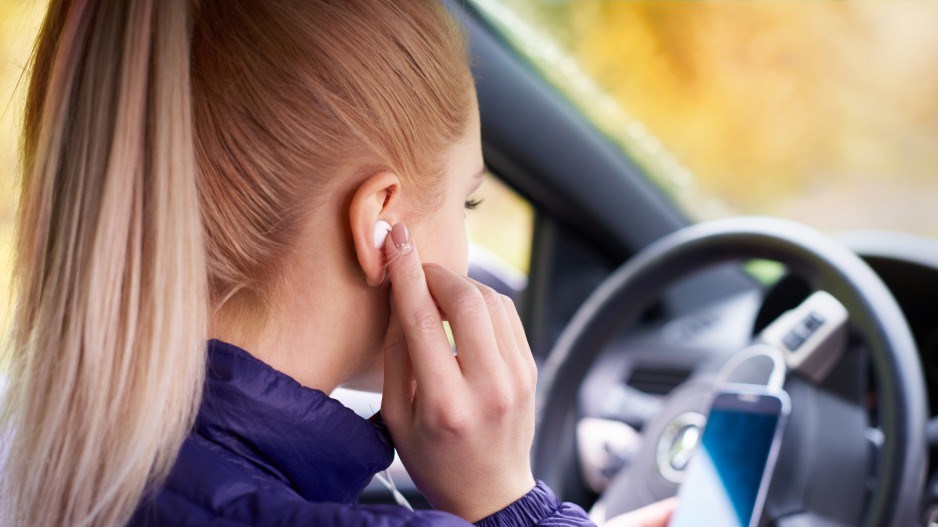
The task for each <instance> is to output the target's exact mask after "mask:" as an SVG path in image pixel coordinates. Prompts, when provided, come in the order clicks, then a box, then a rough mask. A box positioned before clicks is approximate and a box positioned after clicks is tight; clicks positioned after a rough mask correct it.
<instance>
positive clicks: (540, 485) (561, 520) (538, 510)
mask: <svg viewBox="0 0 938 527" xmlns="http://www.w3.org/2000/svg"><path fill="white" fill-rule="evenodd" d="M476 525H477V526H479V527H522V526H531V525H539V526H545V527H547V526H551V527H561V526H587V525H595V524H594V523H593V521H592V520H590V518H589V516H587V514H586V511H584V510H583V509H582V508H581V507H580V506H579V505H575V504H573V503H561V502H560V500H558V499H557V496H555V495H554V493H553V491H551V490H550V487H548V486H547V485H546V484H545V483H544V482H543V481H538V482H537V485H536V486H535V487H534V488H533V489H531V492H528V493H527V494H525V495H524V496H523V497H522V498H521V499H519V500H518V501H516V502H514V503H512V504H511V505H509V506H507V507H505V508H504V509H502V510H500V511H498V512H496V513H495V514H493V515H491V516H489V517H487V518H483V519H482V520H480V521H478V522H476Z"/></svg>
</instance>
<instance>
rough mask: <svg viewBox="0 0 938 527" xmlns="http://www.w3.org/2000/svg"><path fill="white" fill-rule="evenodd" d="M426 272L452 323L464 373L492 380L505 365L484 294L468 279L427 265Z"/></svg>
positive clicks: (428, 281) (434, 294) (431, 287)
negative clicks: (494, 374) (500, 367)
mask: <svg viewBox="0 0 938 527" xmlns="http://www.w3.org/2000/svg"><path fill="white" fill-rule="evenodd" d="M424 272H425V273H426V276H427V287H428V288H429V289H430V294H431V295H432V296H433V299H434V300H436V303H437V304H439V306H440V309H442V310H443V312H445V313H446V317H447V319H448V320H449V326H450V328H451V329H452V331H453V340H454V341H455V343H456V351H457V353H458V355H457V357H456V359H457V361H458V362H459V365H460V366H461V367H462V370H463V373H464V374H466V375H468V376H475V377H476V378H481V377H482V376H479V375H475V374H484V377H491V376H492V374H493V372H495V371H497V370H498V368H499V364H500V363H503V361H502V359H501V356H500V355H499V350H498V347H499V341H498V340H497V339H496V336H495V329H494V327H493V326H492V314H491V313H489V306H488V305H487V304H486V301H485V298H484V297H483V295H482V291H480V290H479V288H478V287H476V285H475V284H473V283H472V282H470V281H469V280H467V279H466V278H465V277H463V276H460V275H458V274H456V273H454V272H452V271H450V270H448V269H446V268H444V267H442V266H439V265H433V264H428V265H425V266H424ZM511 345H512V346H513V345H514V343H513V342H512V343H511Z"/></svg>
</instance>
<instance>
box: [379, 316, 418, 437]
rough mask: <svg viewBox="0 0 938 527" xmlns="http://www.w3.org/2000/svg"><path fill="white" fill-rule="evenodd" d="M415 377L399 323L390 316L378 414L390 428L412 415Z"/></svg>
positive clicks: (407, 419) (395, 317) (385, 340)
mask: <svg viewBox="0 0 938 527" xmlns="http://www.w3.org/2000/svg"><path fill="white" fill-rule="evenodd" d="M413 402H414V376H413V368H412V366H411V363H410V357H409V356H408V353H407V343H406V341H405V340H404V332H403V331H402V330H401V324H400V321H398V319H397V316H396V314H395V313H393V312H392V313H391V320H390V323H389V324H388V331H387V334H386V335H385V338H384V388H383V389H382V395H381V413H382V414H383V415H384V418H385V420H386V421H387V422H389V423H392V424H397V423H402V422H409V421H410V418H411V416H412V415H413Z"/></svg>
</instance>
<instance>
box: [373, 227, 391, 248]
mask: <svg viewBox="0 0 938 527" xmlns="http://www.w3.org/2000/svg"><path fill="white" fill-rule="evenodd" d="M390 232H391V225H390V224H389V223H388V222H386V221H384V220H378V222H377V223H375V249H381V248H383V247H384V241H385V240H386V239H387V238H388V233H390Z"/></svg>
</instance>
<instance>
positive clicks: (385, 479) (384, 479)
mask: <svg viewBox="0 0 938 527" xmlns="http://www.w3.org/2000/svg"><path fill="white" fill-rule="evenodd" d="M375 479H377V480H378V481H380V482H381V484H382V485H384V486H385V487H387V488H388V490H389V491H391V495H392V496H394V501H396V502H397V504H398V505H400V506H401V507H406V508H407V510H410V511H412V510H414V508H413V507H412V506H411V505H410V502H409V501H407V498H405V497H404V495H403V494H401V491H399V490H397V485H395V484H394V479H392V478H391V473H390V472H388V470H387V469H385V470H383V471H381V472H378V473H377V474H375Z"/></svg>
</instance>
